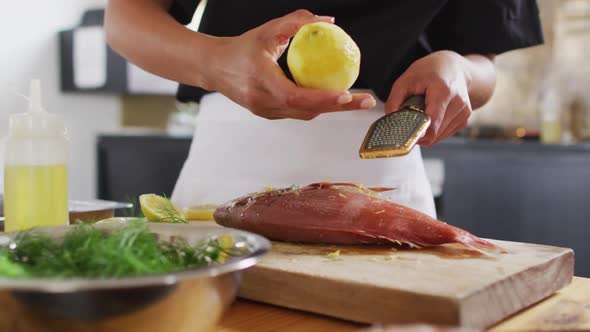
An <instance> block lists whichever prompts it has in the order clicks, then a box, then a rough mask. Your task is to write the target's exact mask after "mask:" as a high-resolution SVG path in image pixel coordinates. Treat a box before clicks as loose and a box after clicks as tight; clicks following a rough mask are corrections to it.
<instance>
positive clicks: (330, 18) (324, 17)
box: [318, 16, 334, 23]
mask: <svg viewBox="0 0 590 332" xmlns="http://www.w3.org/2000/svg"><path fill="white" fill-rule="evenodd" d="M318 18H319V19H322V20H329V21H330V22H332V23H334V17H333V16H318Z"/></svg>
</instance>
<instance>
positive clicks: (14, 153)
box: [4, 79, 69, 232]
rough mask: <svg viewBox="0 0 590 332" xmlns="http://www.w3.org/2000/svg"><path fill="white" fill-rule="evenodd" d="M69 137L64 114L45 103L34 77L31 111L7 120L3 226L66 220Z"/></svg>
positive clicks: (14, 228)
mask: <svg viewBox="0 0 590 332" xmlns="http://www.w3.org/2000/svg"><path fill="white" fill-rule="evenodd" d="M68 146H69V144H68V138H67V136H66V128H65V126H64V121H63V119H62V118H61V117H60V116H59V115H56V114H51V113H49V112H47V111H45V110H44V109H43V108H42V106H41V82H40V81H39V80H38V79H34V80H31V85H30V96H29V110H28V112H24V113H18V114H13V115H11V116H10V120H9V130H8V139H7V140H6V146H5V150H4V152H5V156H4V217H5V221H4V230H5V231H6V232H10V231H20V230H26V229H29V228H32V227H38V226H58V225H67V224H68V223H69V217H68V166H67V165H68Z"/></svg>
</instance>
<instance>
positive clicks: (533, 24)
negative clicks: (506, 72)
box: [426, 0, 543, 54]
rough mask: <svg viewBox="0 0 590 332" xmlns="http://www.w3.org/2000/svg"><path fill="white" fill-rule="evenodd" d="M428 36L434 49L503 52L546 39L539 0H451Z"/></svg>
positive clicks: (432, 24) (429, 27) (428, 32)
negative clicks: (537, 0) (544, 37)
mask: <svg viewBox="0 0 590 332" xmlns="http://www.w3.org/2000/svg"><path fill="white" fill-rule="evenodd" d="M426 37H427V40H428V43H429V44H430V46H431V47H432V50H433V51H437V50H452V51H455V52H457V53H460V54H469V53H477V54H499V53H502V52H506V51H510V50H514V49H518V48H525V47H529V46H534V45H539V44H542V43H543V32H542V28H541V20H540V17H539V7H538V6H537V2H536V1H535V0H449V1H448V2H447V4H446V5H445V6H444V7H443V8H442V9H441V11H440V12H439V13H438V14H437V16H436V17H435V18H434V20H433V21H432V22H431V24H430V25H429V26H428V29H427V32H426Z"/></svg>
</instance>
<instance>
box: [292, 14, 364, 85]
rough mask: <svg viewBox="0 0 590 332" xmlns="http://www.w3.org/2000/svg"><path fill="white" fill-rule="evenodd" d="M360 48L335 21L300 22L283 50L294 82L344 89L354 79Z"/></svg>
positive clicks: (357, 72) (359, 58)
mask: <svg viewBox="0 0 590 332" xmlns="http://www.w3.org/2000/svg"><path fill="white" fill-rule="evenodd" d="M360 64H361V52H360V50H359V48H358V46H357V45H356V43H355V42H354V40H352V38H351V37H350V36H349V35H348V34H347V33H346V32H345V31H344V30H342V28H340V27H339V26H337V25H335V24H330V23H324V22H317V23H309V24H305V25H303V26H302V27H301V28H300V29H299V31H297V33H296V34H295V36H294V37H293V40H292V41H291V45H290V46H289V51H288V52H287V65H288V66H289V70H290V71H291V74H292V75H293V78H294V79H295V82H297V85H299V86H302V87H305V88H312V89H326V90H346V89H349V88H350V87H351V86H352V84H353V83H354V82H355V81H356V79H357V78H358V75H359V70H360Z"/></svg>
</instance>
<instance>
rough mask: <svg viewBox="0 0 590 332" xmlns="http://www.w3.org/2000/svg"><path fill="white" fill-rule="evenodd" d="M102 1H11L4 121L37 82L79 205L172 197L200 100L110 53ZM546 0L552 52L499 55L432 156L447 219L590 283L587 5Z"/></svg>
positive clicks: (0, 115) (584, 0) (1, 98)
mask: <svg viewBox="0 0 590 332" xmlns="http://www.w3.org/2000/svg"><path fill="white" fill-rule="evenodd" d="M105 5H106V1H104V0H56V1H39V0H21V1H13V2H11V3H10V4H5V5H4V10H2V11H1V13H0V19H1V22H2V27H3V29H1V30H0V45H2V47H3V49H2V53H1V55H0V57H1V59H2V61H0V73H1V79H0V123H2V126H0V136H2V137H6V134H7V119H8V115H9V114H11V113H13V112H21V111H24V110H26V108H27V101H26V100H25V99H24V98H22V97H21V96H20V95H22V94H26V93H27V87H28V82H29V79H31V78H35V77H38V78H40V79H41V80H42V82H43V99H44V105H45V107H46V108H47V109H48V110H49V111H51V112H56V113H60V114H62V115H63V116H64V117H65V119H66V124H67V127H68V129H69V136H70V139H71V164H70V171H69V172H70V173H69V174H70V197H71V198H73V199H91V198H102V199H110V200H119V201H121V200H122V201H127V200H133V199H134V198H136V197H137V195H139V194H141V193H146V192H154V193H159V194H162V193H163V194H167V195H170V194H171V191H172V188H173V186H174V182H175V180H176V177H177V175H178V173H179V171H180V168H181V167H182V163H183V162H184V158H185V157H186V155H187V153H188V148H189V144H190V140H191V135H192V132H193V129H194V127H195V125H198V105H197V104H179V103H177V102H176V101H175V98H174V94H175V91H176V84H175V83H174V82H170V81H167V80H164V79H161V78H158V77H155V76H153V75H151V74H148V73H146V72H144V71H143V70H141V69H139V68H137V67H135V66H133V65H130V64H128V63H127V62H126V61H124V60H123V59H122V58H120V57H119V56H117V55H116V54H114V53H113V52H112V51H111V50H110V49H109V48H108V47H107V46H106V43H105V37H104V33H103V31H102V18H103V9H104V7H105ZM202 5H206V2H203V3H202ZM539 5H540V7H541V15H542V21H543V25H544V32H545V39H546V43H545V45H543V46H539V47H533V48H530V49H526V50H519V51H515V52H510V53H507V54H503V55H501V56H499V57H498V58H497V64H498V71H499V73H498V83H497V89H496V92H495V95H494V97H493V99H492V101H491V102H490V103H489V104H488V105H486V106H485V107H484V108H483V109H481V110H478V111H476V112H475V113H474V114H473V116H472V118H471V120H470V124H469V127H468V128H466V129H465V130H463V131H462V132H461V133H459V134H458V135H456V136H455V137H453V138H451V139H449V140H448V141H446V142H444V143H441V144H439V145H437V146H435V147H433V148H430V149H423V154H424V156H425V158H426V166H427V169H428V174H429V177H430V180H431V182H432V184H433V188H434V191H435V198H436V202H437V207H438V211H439V217H440V219H442V220H445V221H447V222H449V223H451V224H455V225H458V226H460V227H464V228H467V229H469V230H470V231H472V232H474V233H476V234H478V235H481V236H483V237H490V238H497V239H505V240H515V241H524V242H535V243H545V244H551V245H558V246H566V247H572V248H574V250H575V252H576V256H577V259H576V264H577V268H576V274H577V275H583V276H590V241H589V240H588V237H589V236H590V229H589V227H588V224H589V219H590V86H589V83H590V78H589V77H590V60H589V59H590V0H540V1H539ZM201 12H202V6H201V7H200V9H199V10H198V11H197V13H196V14H195V19H194V20H193V23H191V25H190V28H192V29H196V28H197V26H198V21H199V19H198V18H199V16H200V13H201ZM359 143H360V142H359ZM0 178H1V177H0ZM343 180H345V179H343ZM0 181H1V180H0Z"/></svg>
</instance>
